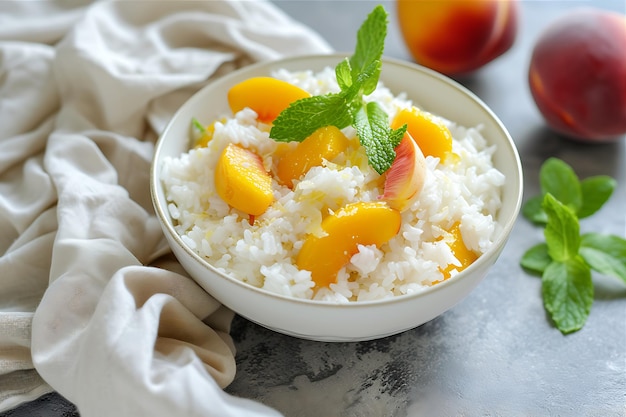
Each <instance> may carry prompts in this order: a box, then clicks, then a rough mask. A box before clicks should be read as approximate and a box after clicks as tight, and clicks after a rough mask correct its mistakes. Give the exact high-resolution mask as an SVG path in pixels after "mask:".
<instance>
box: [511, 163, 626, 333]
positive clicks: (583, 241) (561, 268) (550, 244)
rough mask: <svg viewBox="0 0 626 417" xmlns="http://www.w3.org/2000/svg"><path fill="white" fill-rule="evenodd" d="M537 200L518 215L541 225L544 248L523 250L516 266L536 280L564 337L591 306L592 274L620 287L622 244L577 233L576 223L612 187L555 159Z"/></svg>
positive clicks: (625, 262)
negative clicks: (580, 175) (584, 176)
mask: <svg viewBox="0 0 626 417" xmlns="http://www.w3.org/2000/svg"><path fill="white" fill-rule="evenodd" d="M539 175H540V178H539V180H540V184H541V190H542V195H541V196H538V197H535V198H532V199H530V200H528V202H527V203H526V204H525V205H524V208H523V211H522V213H523V214H524V216H525V217H526V218H527V219H529V220H530V221H532V222H534V223H537V224H540V225H543V226H544V227H545V228H544V237H545V243H541V244H538V245H535V246H533V247H532V248H530V249H528V250H527V251H526V253H525V254H524V255H523V256H522V259H521V261H520V264H521V266H522V267H524V268H525V269H526V270H527V271H529V272H533V273H536V274H539V275H541V278H542V287H541V288H542V297H543V302H544V307H545V309H546V310H547V311H548V312H549V313H550V316H551V318H552V320H553V321H554V323H555V325H556V327H557V328H558V329H559V330H560V331H561V332H562V333H563V334H568V333H572V332H575V331H577V330H580V329H581V328H582V327H583V326H584V324H585V322H586V321H587V317H588V316H589V313H590V311H591V305H592V303H593V282H592V271H596V272H598V273H601V274H605V275H608V276H613V277H616V278H619V279H622V280H623V281H624V282H625V283H626V240H625V239H622V238H621V237H618V236H614V235H606V234H598V233H588V234H582V235H581V234H580V222H579V219H580V218H583V217H588V216H590V215H592V214H594V213H595V212H597V211H598V210H599V209H600V208H601V207H602V206H603V205H604V203H605V202H606V201H607V200H608V199H609V197H610V196H611V194H612V193H613V190H614V188H615V185H616V182H615V180H614V179H612V178H610V177H608V176H595V177H590V178H587V179H585V180H583V181H580V180H579V179H578V176H577V175H576V173H575V172H574V170H573V169H572V168H571V167H570V166H569V165H568V164H566V163H565V162H563V161H562V160H560V159H557V158H550V159H548V160H547V161H546V162H544V164H543V165H542V167H541V170H540V174H539Z"/></svg>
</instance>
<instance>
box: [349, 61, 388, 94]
mask: <svg viewBox="0 0 626 417" xmlns="http://www.w3.org/2000/svg"><path fill="white" fill-rule="evenodd" d="M381 68H382V62H381V61H378V60H377V61H374V62H372V63H370V64H369V65H368V66H367V67H365V68H364V69H363V72H361V73H360V74H359V75H358V76H357V77H356V80H355V83H356V84H357V85H359V87H360V88H361V90H360V93H361V94H362V95H368V94H371V93H372V92H373V91H374V90H376V86H377V85H378V78H379V77H380V70H381Z"/></svg>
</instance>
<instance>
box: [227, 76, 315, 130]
mask: <svg viewBox="0 0 626 417" xmlns="http://www.w3.org/2000/svg"><path fill="white" fill-rule="evenodd" d="M309 96H310V94H309V93H308V92H307V91H304V90H303V89H301V88H300V87H297V86H295V85H293V84H290V83H288V82H287V81H283V80H279V79H277V78H272V77H253V78H248V79H247V80H244V81H242V82H240V83H238V84H235V85H234V86H232V87H231V88H230V90H228V105H229V106H230V109H231V111H232V112H233V113H237V112H238V111H241V110H243V109H244V108H246V107H249V108H251V109H252V110H254V111H255V112H256V114H257V116H258V117H257V119H258V120H259V121H261V122H263V123H268V124H269V123H272V122H273V121H274V119H276V117H278V115H279V114H280V113H281V112H282V111H283V110H285V109H286V108H287V107H289V105H290V104H291V103H293V102H294V101H296V100H300V99H302V98H306V97H309Z"/></svg>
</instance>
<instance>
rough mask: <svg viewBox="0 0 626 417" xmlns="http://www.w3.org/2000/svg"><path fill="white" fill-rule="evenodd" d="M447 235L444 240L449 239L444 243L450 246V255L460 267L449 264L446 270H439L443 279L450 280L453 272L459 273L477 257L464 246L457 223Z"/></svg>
mask: <svg viewBox="0 0 626 417" xmlns="http://www.w3.org/2000/svg"><path fill="white" fill-rule="evenodd" d="M448 233H449V235H448V237H447V238H446V239H449V241H446V243H447V244H448V246H450V249H451V250H452V253H453V254H454V256H455V257H456V258H457V259H458V260H459V262H460V263H461V266H457V265H452V264H450V265H448V267H447V268H446V269H443V270H441V272H442V273H443V278H444V279H448V278H450V276H451V273H452V271H453V270H457V271H459V272H461V271H462V270H464V269H465V268H467V267H468V266H470V265H471V264H472V263H473V262H474V261H475V260H476V259H478V255H476V253H474V252H473V251H471V250H470V249H468V248H467V246H465V243H464V242H463V236H462V235H461V228H460V223H459V222H456V223H454V224H453V225H452V227H451V228H450V230H449V231H448Z"/></svg>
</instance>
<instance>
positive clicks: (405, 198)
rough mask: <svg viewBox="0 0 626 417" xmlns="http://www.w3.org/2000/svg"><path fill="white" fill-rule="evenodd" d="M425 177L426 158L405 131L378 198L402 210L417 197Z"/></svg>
mask: <svg viewBox="0 0 626 417" xmlns="http://www.w3.org/2000/svg"><path fill="white" fill-rule="evenodd" d="M425 179H426V160H425V159H424V155H423V154H422V151H421V150H420V148H419V147H418V146H417V143H415V140H413V138H412V137H411V135H410V134H409V133H408V132H407V133H405V134H404V137H403V138H402V140H401V141H400V144H399V145H398V146H396V159H394V161H393V163H392V164H391V167H389V169H388V170H387V172H386V173H385V185H384V189H383V194H382V195H381V196H380V198H382V199H383V200H385V201H386V202H387V203H389V206H390V207H392V208H394V209H396V210H398V211H400V212H402V211H404V210H406V209H407V208H409V206H410V205H411V203H413V201H415V200H416V199H417V197H419V194H420V192H421V191H422V188H423V187H424V180H425Z"/></svg>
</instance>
